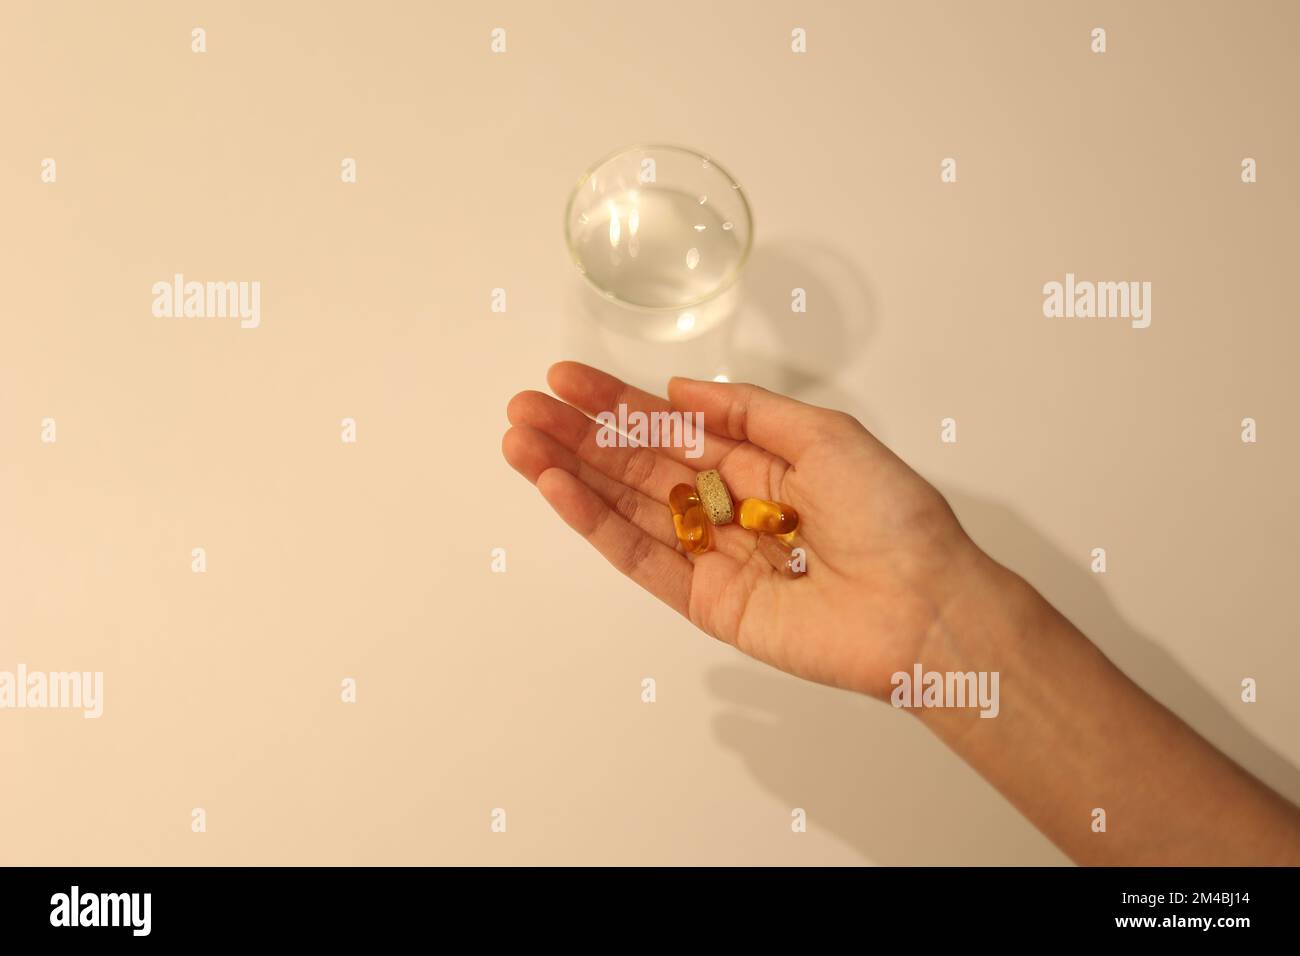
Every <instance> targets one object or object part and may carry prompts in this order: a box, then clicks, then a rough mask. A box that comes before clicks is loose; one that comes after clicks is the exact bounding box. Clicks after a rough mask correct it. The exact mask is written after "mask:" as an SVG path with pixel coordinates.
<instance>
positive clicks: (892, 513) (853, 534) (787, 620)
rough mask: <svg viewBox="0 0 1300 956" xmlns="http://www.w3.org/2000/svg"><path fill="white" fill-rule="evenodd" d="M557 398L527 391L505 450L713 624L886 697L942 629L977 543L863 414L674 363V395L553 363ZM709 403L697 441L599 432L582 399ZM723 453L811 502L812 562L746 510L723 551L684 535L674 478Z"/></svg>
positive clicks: (749, 489) (726, 470)
mask: <svg viewBox="0 0 1300 956" xmlns="http://www.w3.org/2000/svg"><path fill="white" fill-rule="evenodd" d="M548 382H549V384H550V386H551V388H552V390H553V391H554V392H555V394H556V395H557V396H559V400H557V399H555V398H552V397H550V396H548V395H545V394H543V393H541V392H535V391H526V392H520V393H519V394H518V395H516V396H515V397H514V398H513V399H511V401H510V404H509V406H508V408H507V415H508V417H509V420H510V423H511V426H512V427H511V428H510V430H509V431H508V432H507V433H506V435H505V438H504V439H503V441H502V451H503V453H504V454H505V457H506V460H507V461H509V462H510V464H511V465H512V466H513V467H514V468H515V469H516V470H517V471H519V472H520V473H521V474H522V475H524V477H526V478H528V479H529V480H530V481H532V482H533V483H534V484H536V485H537V487H538V489H539V490H540V491H541V493H542V495H543V496H544V497H545V498H546V500H547V501H548V502H550V504H551V506H552V507H553V508H554V509H555V510H556V512H558V513H559V515H560V516H561V517H562V518H563V519H564V520H565V521H566V522H567V523H568V524H569V525H570V526H571V527H573V528H574V529H575V530H576V531H578V533H580V534H582V535H583V536H584V537H586V538H587V540H588V541H590V542H591V544H592V546H593V547H595V548H596V550H598V551H599V552H600V553H601V554H602V555H604V556H605V557H606V558H607V559H608V560H609V561H610V563H611V564H613V565H614V566H615V567H616V568H618V569H619V570H620V571H622V572H623V573H625V574H627V575H628V576H629V577H631V578H632V580H634V581H636V582H637V583H638V584H640V585H641V586H642V587H644V588H645V589H646V590H648V591H650V592H651V593H652V594H654V595H655V596H656V597H658V598H660V599H661V600H663V601H664V602H665V603H667V604H668V605H669V606H670V607H673V608H674V609H676V610H677V611H679V612H681V613H682V614H684V615H686V616H687V617H688V618H689V619H690V620H691V621H692V622H693V623H694V624H695V625H696V626H698V627H699V628H700V629H701V630H703V631H705V632H706V633H708V634H710V635H712V636H714V637H716V638H718V639H720V640H722V641H725V642H726V643H728V644H732V645H734V646H735V647H737V648H738V649H740V650H741V651H743V652H744V653H746V654H749V655H751V656H752V657H755V658H757V659H758V660H761V661H764V662H766V663H768V664H772V665H774V666H776V667H779V668H780V669H782V670H784V671H787V672H789V673H792V674H795V675H797V676H800V677H804V678H808V679H810V680H815V681H819V682H821V683H824V684H830V685H832V686H836V687H844V688H847V689H852V690H857V691H861V692H864V693H868V694H871V695H873V696H876V697H882V698H883V697H887V696H888V694H889V691H890V675H891V674H893V673H894V672H895V671H898V670H907V671H910V670H911V668H912V665H913V663H914V662H918V661H923V660H924V657H923V655H924V652H925V648H926V646H927V644H928V642H929V641H931V640H934V639H940V637H941V632H942V622H943V617H944V612H945V607H946V605H947V604H948V602H949V601H951V600H952V599H953V597H954V595H955V592H956V589H957V587H958V584H957V582H959V581H961V580H964V579H965V578H966V577H967V575H966V574H965V573H964V572H965V571H966V569H967V568H968V567H970V566H971V565H972V564H973V563H975V562H977V561H979V560H980V559H981V557H982V555H981V553H980V552H979V550H978V549H977V548H976V547H975V546H974V545H973V544H972V543H971V542H970V540H969V538H967V537H966V535H965V534H964V533H963V532H962V530H961V527H960V525H958V523H957V520H956V519H955V517H954V516H953V514H952V511H951V509H950V508H949V507H948V505H947V503H946V502H945V501H944V499H943V497H942V496H941V495H940V494H939V493H938V492H937V491H936V490H935V489H934V488H933V487H932V486H931V485H929V484H928V483H927V482H926V481H925V480H924V479H922V478H921V477H920V476H919V475H917V474H916V473H915V472H913V471H912V470H911V469H910V468H909V467H908V466H907V465H906V464H904V463H903V462H902V461H901V460H900V459H899V458H898V457H897V456H895V455H894V454H893V453H892V452H890V451H889V449H887V448H886V447H885V446H884V445H882V444H881V443H880V442H878V441H876V439H875V438H873V437H872V436H871V434H870V433H869V432H868V431H867V430H866V429H865V428H863V427H862V425H860V424H859V423H858V422H857V421H856V420H855V419H854V418H852V417H851V416H849V415H846V414H844V413H842V412H836V411H831V410H828V409H823V408H817V407H815V406H811V405H805V404H803V403H802V402H798V401H795V400H794V399H790V398H786V397H784V396H781V395H777V394H774V393H772V392H768V391H766V390H764V389H761V388H758V387H756V386H753V385H738V384H730V383H719V382H701V381H694V380H690V379H681V378H676V379H673V380H672V381H671V382H670V383H669V388H668V392H669V399H668V400H665V399H663V398H660V397H658V396H654V395H650V394H648V393H646V392H644V391H642V390H640V389H637V388H634V387H632V386H629V385H627V384H626V383H624V382H621V381H619V380H618V379H617V378H614V377H613V376H610V375H607V374H605V373H604V372H600V371H598V370H596V369H593V368H590V367H588V366H585V365H580V364H577V363H574V362H561V363H559V364H557V365H555V366H553V367H552V368H551V370H550V372H549V374H548ZM620 404H623V405H626V406H627V409H628V411H629V413H630V412H632V411H638V410H639V411H643V412H646V413H650V412H659V411H672V410H677V411H682V412H696V411H698V412H702V413H703V415H704V426H705V429H706V432H707V434H706V436H705V438H704V443H703V454H702V455H700V456H699V457H697V458H687V457H686V455H685V451H686V450H685V449H682V448H635V447H630V448H605V447H601V446H600V445H598V444H597V441H596V435H597V432H598V431H599V429H600V427H601V426H600V425H598V424H597V423H596V422H595V421H593V420H592V418H591V417H589V416H595V415H596V414H598V413H600V412H603V411H614V410H616V409H617V408H618V407H619V405H620ZM708 468H717V469H718V470H719V471H720V472H721V473H722V476H723V478H724V479H725V481H726V482H727V486H728V488H730V490H731V493H732V496H733V497H734V498H736V499H737V500H739V499H742V498H767V499H770V500H774V501H780V502H784V503H785V504H788V505H792V506H793V507H794V508H795V509H796V510H798V512H799V515H800V527H799V541H798V546H799V547H802V548H803V549H804V550H805V555H806V565H807V571H806V573H805V574H802V575H800V576H798V577H797V578H790V577H788V576H785V575H782V574H780V573H779V572H777V571H776V570H775V569H774V567H773V565H772V563H771V562H770V561H769V560H768V559H767V558H766V557H765V556H764V555H763V553H761V552H760V550H759V548H758V543H759V536H758V535H756V534H754V533H753V532H750V531H746V530H744V529H743V528H741V527H740V526H739V525H736V524H731V525H726V526H721V527H715V528H714V529H713V531H714V550H712V551H710V552H708V553H705V554H702V555H698V556H689V557H688V556H687V555H686V554H685V553H684V552H683V551H682V550H681V548H680V547H679V546H678V545H677V540H676V536H675V534H674V532H673V523H672V518H671V516H670V512H669V509H668V505H667V501H668V492H669V490H670V489H671V488H672V487H673V486H674V485H677V484H682V483H686V484H690V485H692V486H693V485H694V483H695V475H696V472H697V471H702V470H705V469H708Z"/></svg>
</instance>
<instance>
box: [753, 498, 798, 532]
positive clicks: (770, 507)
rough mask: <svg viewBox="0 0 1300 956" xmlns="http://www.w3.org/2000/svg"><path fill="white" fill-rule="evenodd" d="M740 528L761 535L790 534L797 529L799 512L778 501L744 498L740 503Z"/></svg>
mask: <svg viewBox="0 0 1300 956" xmlns="http://www.w3.org/2000/svg"><path fill="white" fill-rule="evenodd" d="M740 526H741V527H742V528H746V529H748V530H749V531H758V532H761V533H763V534H790V533H791V532H792V531H794V529H795V528H797V527H799V512H797V511H795V510H794V509H793V508H791V507H790V506H789V505H783V504H781V502H779V501H764V500H763V499H762V498H746V499H745V500H744V501H742V502H741V503H740Z"/></svg>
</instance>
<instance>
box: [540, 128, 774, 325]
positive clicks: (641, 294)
mask: <svg viewBox="0 0 1300 956" xmlns="http://www.w3.org/2000/svg"><path fill="white" fill-rule="evenodd" d="M565 238H566V240H567V242H568V246H569V255H570V256H571V257H572V259H573V262H574V264H575V265H576V266H577V269H578V272H579V273H581V274H582V276H583V277H584V278H585V279H586V280H587V283H588V284H589V285H590V286H591V288H592V289H593V290H595V293H596V296H595V298H594V299H593V300H592V301H591V305H592V307H593V311H595V312H596V314H597V316H598V318H600V319H601V320H602V321H604V322H606V323H607V324H608V325H610V326H613V327H615V328H617V329H619V330H620V331H625V332H627V333H629V334H632V335H636V336H639V337H642V338H646V339H652V340H655V341H680V340H684V339H689V338H693V337H695V336H697V335H700V334H702V333H704V332H706V331H708V330H709V329H711V328H714V327H715V326H717V325H719V324H720V323H721V322H723V321H725V320H726V319H727V318H728V316H729V315H730V314H731V312H732V311H733V310H734V308H735V304H736V299H737V297H738V287H737V280H738V279H739V278H740V273H741V270H742V269H743V268H744V266H745V262H746V260H747V259H748V258H749V250H750V247H751V246H752V245H753V239H754V226H753V216H752V215H751V213H750V209H749V202H748V200H747V199H746V198H745V193H744V191H743V190H742V189H741V188H740V184H739V183H738V182H736V180H735V179H734V178H733V177H732V176H731V174H730V173H728V172H727V171H726V170H725V169H723V168H722V167H721V166H719V165H718V164H717V162H715V161H714V160H712V159H711V158H709V157H707V156H704V155H701V154H700V153H696V152H694V151H692V150H689V149H683V148H682V147H679V146H633V147H631V148H629V149H624V150H622V151H620V152H618V153H615V154H614V155H612V156H609V157H607V158H606V159H603V160H601V161H600V162H599V163H597V164H596V165H595V166H593V167H592V168H591V169H590V170H588V171H587V173H586V175H584V176H583V177H582V179H581V181H579V183H578V185H577V187H576V188H575V189H574V191H573V195H572V196H571V197H570V198H569V207H568V210H567V211H566V213H565Z"/></svg>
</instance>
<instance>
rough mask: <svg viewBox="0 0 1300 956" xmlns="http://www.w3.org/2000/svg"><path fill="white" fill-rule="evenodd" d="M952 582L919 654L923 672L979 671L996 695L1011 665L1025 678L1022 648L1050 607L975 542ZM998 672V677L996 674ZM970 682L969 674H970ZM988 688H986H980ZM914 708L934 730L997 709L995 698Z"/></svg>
mask: <svg viewBox="0 0 1300 956" xmlns="http://www.w3.org/2000/svg"><path fill="white" fill-rule="evenodd" d="M971 551H972V554H971V555H970V556H969V557H968V558H967V559H966V560H965V561H963V562H962V567H963V571H962V572H961V573H960V574H958V575H956V576H955V579H954V580H953V581H952V582H951V587H950V589H949V591H948V595H947V598H946V599H945V600H944V602H943V603H942V604H941V605H940V606H939V611H938V614H937V615H936V618H935V621H934V624H933V625H932V626H931V628H930V630H929V632H928V633H927V634H926V636H925V639H924V640H923V642H922V645H921V648H920V654H919V655H918V658H917V663H919V664H920V665H921V667H922V670H923V671H924V672H927V673H928V672H937V673H939V674H942V675H948V674H966V675H969V674H972V673H974V675H975V685H976V686H979V687H981V688H985V689H992V691H993V694H994V697H997V695H998V689H999V688H1000V685H1001V676H1002V672H1003V671H1004V670H1005V669H1007V668H1008V667H1009V666H1010V667H1011V668H1013V669H1015V670H1016V671H1017V672H1018V673H1019V676H1020V677H1021V678H1022V679H1023V677H1024V674H1023V670H1022V667H1021V666H1019V665H1017V664H1016V663H1015V662H1016V661H1021V662H1022V663H1023V662H1024V661H1025V657H1024V648H1025V646H1026V644H1027V642H1028V641H1030V640H1031V639H1032V636H1033V635H1034V634H1037V633H1041V632H1042V630H1043V627H1044V626H1045V624H1046V615H1047V614H1048V613H1051V606H1050V605H1049V604H1047V602H1046V601H1045V600H1044V599H1043V598H1042V596H1041V595H1039V594H1038V592H1037V591H1035V590H1034V589H1033V588H1032V587H1031V586H1030V585H1029V584H1028V583H1027V582H1026V581H1025V580H1024V579H1023V578H1021V577H1020V576H1019V575H1017V574H1015V573H1014V572H1012V571H1010V570H1009V569H1007V568H1005V567H1003V566H1002V565H1001V564H998V562H996V561H994V560H993V559H992V558H990V557H989V556H988V555H987V554H985V553H984V552H983V551H981V550H979V548H978V547H976V546H975V545H973V544H972V545H971ZM994 675H996V676H994ZM968 684H969V679H968ZM981 693H984V691H981ZM947 703H948V706H945V707H925V706H923V707H919V708H914V715H915V716H916V717H918V718H919V719H921V720H922V721H923V722H924V723H926V724H927V725H930V726H931V727H932V729H935V730H938V729H939V726H940V725H947V726H950V727H962V726H971V725H972V723H973V724H980V723H983V721H982V720H981V719H979V718H980V716H981V714H983V716H985V717H992V716H995V715H996V714H997V713H998V712H999V709H1000V708H999V704H998V702H997V701H996V700H994V701H993V702H991V703H990V702H988V701H986V702H985V703H984V705H983V706H981V707H977V706H976V705H975V704H973V703H971V702H967V704H966V706H964V707H962V706H957V707H956V708H955V709H954V705H953V702H951V701H949V702H947Z"/></svg>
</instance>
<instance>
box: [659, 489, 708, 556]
mask: <svg viewBox="0 0 1300 956" xmlns="http://www.w3.org/2000/svg"><path fill="white" fill-rule="evenodd" d="M668 507H669V508H670V509H672V513H673V530H674V531H675V532H676V533H677V540H678V541H679V542H681V545H682V547H683V548H685V549H686V550H687V551H689V552H690V553H691V554H703V553H704V552H705V551H708V550H709V548H710V547H712V545H713V534H712V532H711V531H710V529H709V522H708V519H707V518H706V517H705V515H704V505H703V504H702V503H701V501H700V496H699V495H698V494H697V493H696V491H695V489H694V488H692V487H691V486H690V485H674V486H673V489H672V491H670V492H668Z"/></svg>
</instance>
